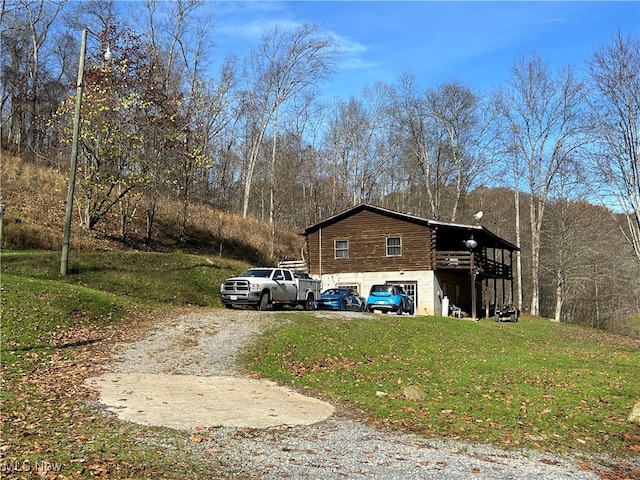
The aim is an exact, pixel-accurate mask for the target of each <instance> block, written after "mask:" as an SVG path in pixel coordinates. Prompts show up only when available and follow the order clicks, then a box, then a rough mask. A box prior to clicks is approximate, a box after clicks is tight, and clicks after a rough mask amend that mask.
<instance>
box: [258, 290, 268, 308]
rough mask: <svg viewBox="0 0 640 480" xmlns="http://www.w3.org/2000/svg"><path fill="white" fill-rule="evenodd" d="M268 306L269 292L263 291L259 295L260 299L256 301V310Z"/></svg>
mask: <svg viewBox="0 0 640 480" xmlns="http://www.w3.org/2000/svg"><path fill="white" fill-rule="evenodd" d="M268 306H269V294H268V293H263V294H262V295H260V301H258V304H257V305H256V310H262V311H264V310H266V309H267V307H268Z"/></svg>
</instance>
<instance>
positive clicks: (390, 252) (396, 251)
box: [387, 237, 402, 257]
mask: <svg viewBox="0 0 640 480" xmlns="http://www.w3.org/2000/svg"><path fill="white" fill-rule="evenodd" d="M401 255H402V242H401V241H400V237H387V257H399V256H401Z"/></svg>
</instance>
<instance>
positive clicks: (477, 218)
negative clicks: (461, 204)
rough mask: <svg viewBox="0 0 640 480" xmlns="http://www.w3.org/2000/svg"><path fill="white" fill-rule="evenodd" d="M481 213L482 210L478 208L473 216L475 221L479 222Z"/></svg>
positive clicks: (482, 213)
mask: <svg viewBox="0 0 640 480" xmlns="http://www.w3.org/2000/svg"><path fill="white" fill-rule="evenodd" d="M483 215H484V212H483V211H482V210H480V211H479V212H477V213H476V214H475V215H474V216H473V218H475V220H476V222H479V221H480V220H482V216H483Z"/></svg>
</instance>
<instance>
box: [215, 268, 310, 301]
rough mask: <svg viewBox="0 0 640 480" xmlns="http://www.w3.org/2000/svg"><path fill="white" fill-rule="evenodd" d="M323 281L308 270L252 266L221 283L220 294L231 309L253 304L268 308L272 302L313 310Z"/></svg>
mask: <svg viewBox="0 0 640 480" xmlns="http://www.w3.org/2000/svg"><path fill="white" fill-rule="evenodd" d="M320 290H321V282H320V280H314V279H313V278H311V277H309V275H307V274H306V273H298V272H293V271H291V270H288V269H284V268H265V267H260V268H250V269H248V270H245V271H244V272H242V273H241V274H240V275H238V276H237V277H233V278H228V279H226V280H225V281H224V282H222V285H220V297H221V299H222V303H224V306H225V307H227V308H233V307H234V306H236V305H251V306H254V307H255V308H256V310H265V309H266V308H267V307H268V306H269V305H276V306H277V305H291V306H296V305H302V306H303V307H304V309H305V310H313V308H314V302H315V301H316V300H317V299H318V298H320Z"/></svg>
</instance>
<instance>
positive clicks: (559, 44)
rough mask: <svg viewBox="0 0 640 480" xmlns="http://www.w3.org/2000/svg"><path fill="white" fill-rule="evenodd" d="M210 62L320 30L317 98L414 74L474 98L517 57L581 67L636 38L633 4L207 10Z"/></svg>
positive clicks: (237, 5) (363, 4) (242, 5)
mask: <svg viewBox="0 0 640 480" xmlns="http://www.w3.org/2000/svg"><path fill="white" fill-rule="evenodd" d="M210 6H211V7H212V10H213V23H214V31H213V38H214V40H215V42H216V45H217V49H216V51H217V52H218V54H219V55H221V56H224V55H226V54H229V53H233V54H236V55H238V56H239V57H242V56H243V55H245V54H246V53H247V52H248V50H249V49H251V48H254V47H256V46H257V45H258V44H259V41H260V38H261V36H262V35H263V34H264V33H265V32H266V31H269V30H271V29H272V28H273V26H274V25H276V24H277V25H280V26H281V27H283V28H287V27H289V28H294V27H296V26H298V25H300V24H302V23H305V22H314V23H318V24H320V25H321V26H322V27H323V28H324V30H325V32H326V33H327V34H331V35H333V36H335V38H336V39H337V40H338V43H339V45H340V47H341V50H342V52H343V56H342V59H341V61H340V63H339V65H338V71H337V73H336V75H335V76H334V77H333V79H332V81H331V82H330V83H328V84H326V85H324V86H323V87H322V90H323V93H324V94H325V96H327V97H333V96H338V97H340V98H342V99H344V100H346V99H348V97H349V96H351V95H353V96H356V97H358V96H360V94H361V92H362V89H363V88H364V87H365V86H367V85H370V86H371V85H373V84H374V83H375V82H376V81H378V80H381V81H384V82H389V83H392V82H395V81H396V80H397V78H398V76H399V75H400V74H401V73H402V72H404V71H410V72H412V73H414V74H415V75H416V77H417V79H418V83H419V85H420V86H421V87H422V88H424V89H426V88H431V87H435V86H437V85H439V84H441V83H443V82H446V81H450V80H452V79H453V78H457V79H459V80H460V81H462V82H463V83H465V84H467V85H470V86H472V87H473V88H474V89H477V90H479V91H485V92H489V91H491V90H492V89H493V88H495V87H497V86H500V85H504V84H505V82H506V80H507V78H508V77H509V68H510V66H511V64H512V63H513V61H514V59H515V58H516V57H517V56H519V55H529V54H531V53H533V52H536V53H538V54H539V55H540V56H541V57H542V58H543V59H544V60H545V61H547V62H548V64H549V65H550V67H553V68H555V67H558V66H561V65H564V64H566V63H572V64H574V65H576V67H578V68H579V69H583V68H584V60H585V59H587V58H589V56H590V55H591V53H592V52H593V50H594V49H595V48H598V47H599V46H600V45H602V44H603V42H608V41H610V40H611V39H612V37H613V35H614V33H615V32H616V31H617V30H620V31H621V32H622V33H623V34H625V35H630V34H632V35H640V2H638V1H627V2H613V1H608V2H595V1H591V2H583V1H565V2H552V1H544V2H525V1H522V2H509V1H500V2H477V1H464V2H435V1H355V2H352V1H330V2H328V1H295V2H270V1H263V0H256V1H240V2H236V1H223V2H211V5H210Z"/></svg>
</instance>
